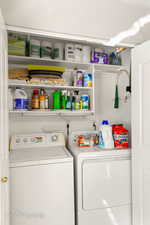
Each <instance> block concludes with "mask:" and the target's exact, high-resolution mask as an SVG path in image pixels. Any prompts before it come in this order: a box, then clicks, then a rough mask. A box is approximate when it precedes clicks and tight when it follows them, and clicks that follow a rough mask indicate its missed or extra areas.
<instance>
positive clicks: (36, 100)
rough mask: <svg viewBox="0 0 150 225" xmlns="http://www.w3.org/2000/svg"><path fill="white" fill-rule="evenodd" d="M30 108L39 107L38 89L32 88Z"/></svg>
mask: <svg viewBox="0 0 150 225" xmlns="http://www.w3.org/2000/svg"><path fill="white" fill-rule="evenodd" d="M31 105H32V109H39V108H40V104H39V90H36V89H35V90H33V94H32V103H31Z"/></svg>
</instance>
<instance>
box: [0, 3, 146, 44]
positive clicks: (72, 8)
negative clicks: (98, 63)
mask: <svg viewBox="0 0 150 225" xmlns="http://www.w3.org/2000/svg"><path fill="white" fill-rule="evenodd" d="M0 7H1V8H2V13H3V15H4V18H5V21H6V23H7V24H9V25H16V26H24V27H30V28H36V29H40V30H48V31H52V32H59V33H68V34H75V35H84V36H89V37H95V38H99V39H105V40H108V39H109V38H111V37H113V36H114V35H116V34H118V33H119V32H121V31H123V30H126V29H128V28H129V27H130V26H131V25H132V23H134V22H135V21H136V20H137V19H138V18H139V17H142V16H145V15H147V14H149V13H150V1H149V0H103V1H102V0H92V1H91V0H63V1H61V0H55V1H53V0H43V1H37V0H26V1H21V0H11V1H10V0H0ZM148 39H150V24H148V25H146V26H145V27H144V28H143V29H142V30H141V32H140V33H139V34H138V35H136V36H134V37H132V38H130V39H128V40H125V42H131V43H141V42H143V41H145V40H148Z"/></svg>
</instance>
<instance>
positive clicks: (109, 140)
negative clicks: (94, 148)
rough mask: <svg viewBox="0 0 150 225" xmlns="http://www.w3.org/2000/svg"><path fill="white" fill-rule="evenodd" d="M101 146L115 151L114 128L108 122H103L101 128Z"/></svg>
mask: <svg viewBox="0 0 150 225" xmlns="http://www.w3.org/2000/svg"><path fill="white" fill-rule="evenodd" d="M99 146H100V147H101V148H104V149H113V148H114V140H113V135H112V126H110V125H109V122H108V120H103V121H102V123H101V125H100V128H99Z"/></svg>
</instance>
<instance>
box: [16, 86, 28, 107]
mask: <svg viewBox="0 0 150 225" xmlns="http://www.w3.org/2000/svg"><path fill="white" fill-rule="evenodd" d="M14 110H23V111H24V110H28V96H27V93H26V92H25V91H24V90H23V89H21V88H16V90H15V92H14Z"/></svg>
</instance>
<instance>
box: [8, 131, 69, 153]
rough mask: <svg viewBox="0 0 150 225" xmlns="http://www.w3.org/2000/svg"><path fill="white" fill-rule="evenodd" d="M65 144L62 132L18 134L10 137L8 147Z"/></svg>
mask: <svg viewBox="0 0 150 225" xmlns="http://www.w3.org/2000/svg"><path fill="white" fill-rule="evenodd" d="M53 146H65V136H64V134H63V133H61V132H60V133H59V132H55V133H37V134H18V135H13V136H12V137H11V142H10V149H11V150H15V149H20V148H21V149H22V148H23V149H24V148H31V147H32V148H38V147H53Z"/></svg>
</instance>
